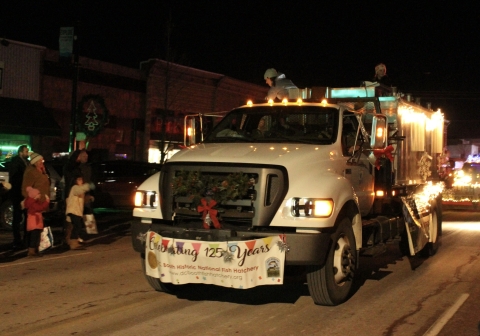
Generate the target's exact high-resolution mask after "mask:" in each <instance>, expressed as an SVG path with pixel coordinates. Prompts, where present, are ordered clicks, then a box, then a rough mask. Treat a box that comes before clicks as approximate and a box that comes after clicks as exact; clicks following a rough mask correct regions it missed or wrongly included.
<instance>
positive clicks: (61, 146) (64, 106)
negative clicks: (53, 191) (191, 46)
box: [0, 41, 268, 161]
mask: <svg viewBox="0 0 480 336" xmlns="http://www.w3.org/2000/svg"><path fill="white" fill-rule="evenodd" d="M77 70H78V80H77V86H76V93H77V94H76V104H75V105H76V110H77V111H76V114H75V118H76V120H77V127H76V133H75V135H76V136H77V140H80V141H76V146H77V148H82V147H83V146H87V149H88V150H91V151H92V152H94V153H96V155H97V156H98V159H113V158H119V157H122V158H127V159H136V160H142V161H146V160H147V158H148V151H149V149H151V148H154V149H155V148H158V146H159V143H160V139H161V135H162V134H161V130H162V127H161V123H162V121H163V120H167V125H166V126H168V127H165V129H166V134H165V139H166V140H167V141H180V140H181V139H183V131H182V128H183V116H184V115H185V114H190V113H194V112H215V111H226V110H230V109H232V108H234V107H236V106H239V105H242V104H244V103H245V102H246V101H247V100H248V99H255V100H258V99H263V98H264V97H265V94H266V92H267V90H268V87H267V86H264V85H256V84H251V83H247V82H243V81H240V80H236V79H234V78H230V77H227V76H224V75H221V74H216V73H211V72H207V71H203V70H200V69H194V68H190V67H187V66H182V65H178V64H174V63H169V62H165V61H163V60H158V59H151V60H147V61H145V62H142V63H141V64H140V66H139V68H138V69H133V68H127V67H123V66H119V65H116V64H111V63H106V62H102V61H99V60H93V59H88V58H84V57H80V58H79V66H78V67H77V68H75V67H74V66H72V65H71V64H66V63H64V62H61V61H60V59H59V56H58V51H56V50H49V49H47V48H44V47H41V46H35V45H29V44H25V43H21V42H16V41H9V45H8V46H4V45H2V46H0V117H1V118H2V120H4V121H6V122H2V123H1V124H0V146H2V147H1V148H2V151H3V152H4V153H6V152H8V151H9V150H11V149H12V148H14V147H15V146H18V144H20V143H24V142H27V143H29V144H30V145H31V146H32V149H33V150H35V151H38V152H40V153H42V154H43V155H44V156H45V157H46V158H47V159H48V158H49V157H50V156H51V154H52V153H55V152H66V151H68V149H69V143H70V129H71V126H70V122H71V116H72V113H71V111H72V97H73V94H72V92H73V83H74V82H73V78H74V72H75V71H77ZM259 76H260V75H259ZM164 113H165V114H166V119H163V117H162V114H164ZM25 123H28V124H29V127H28V128H27V127H23V125H24V124H25ZM19 125H21V127H19ZM83 135H85V136H86V137H85V138H84V136H83Z"/></svg>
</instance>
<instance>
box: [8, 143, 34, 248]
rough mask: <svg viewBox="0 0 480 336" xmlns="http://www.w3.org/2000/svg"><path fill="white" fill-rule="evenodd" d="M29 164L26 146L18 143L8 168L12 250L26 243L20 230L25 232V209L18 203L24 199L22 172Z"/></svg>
mask: <svg viewBox="0 0 480 336" xmlns="http://www.w3.org/2000/svg"><path fill="white" fill-rule="evenodd" d="M29 164H30V163H29V162H28V146H27V145H20V146H19V147H18V151H17V155H15V156H14V157H13V158H12V161H11V162H10V169H9V171H8V176H9V181H10V184H11V185H12V190H10V195H9V197H10V200H11V201H12V206H13V219H12V232H13V243H12V249H13V250H14V251H17V250H20V249H22V248H23V247H24V245H25V243H26V239H22V231H23V232H25V221H24V219H25V218H26V213H25V210H23V209H22V206H21V204H20V203H21V202H22V200H23V199H24V197H23V195H22V182H23V174H24V173H25V169H26V168H27V166H28V165H29ZM22 229H23V230H22Z"/></svg>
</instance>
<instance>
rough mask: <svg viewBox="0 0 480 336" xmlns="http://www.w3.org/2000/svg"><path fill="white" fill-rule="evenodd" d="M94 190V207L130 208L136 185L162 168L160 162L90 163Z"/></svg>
mask: <svg viewBox="0 0 480 336" xmlns="http://www.w3.org/2000/svg"><path fill="white" fill-rule="evenodd" d="M91 167H92V180H93V181H94V183H95V190H94V191H93V192H92V194H93V196H94V197H95V201H94V202H93V207H94V208H132V209H133V202H134V196H135V192H136V190H137V187H138V186H139V185H140V184H141V183H143V182H144V181H145V180H146V179H147V178H148V177H149V176H150V175H153V174H155V173H156V172H158V171H160V170H161V168H162V165H161V164H157V163H148V162H139V161H126V160H125V161H120V160H119V161H104V162H94V163H91Z"/></svg>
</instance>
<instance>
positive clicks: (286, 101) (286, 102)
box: [282, 98, 288, 106]
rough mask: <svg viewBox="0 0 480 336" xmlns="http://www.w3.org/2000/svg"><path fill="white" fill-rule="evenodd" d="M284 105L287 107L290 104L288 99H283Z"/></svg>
mask: <svg viewBox="0 0 480 336" xmlns="http://www.w3.org/2000/svg"><path fill="white" fill-rule="evenodd" d="M282 104H283V105H285V106H287V104H288V99H287V98H283V100H282Z"/></svg>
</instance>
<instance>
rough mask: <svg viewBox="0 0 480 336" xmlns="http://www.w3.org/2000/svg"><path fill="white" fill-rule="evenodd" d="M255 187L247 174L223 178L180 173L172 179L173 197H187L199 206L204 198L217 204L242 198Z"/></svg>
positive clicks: (194, 172) (240, 173)
mask: <svg viewBox="0 0 480 336" xmlns="http://www.w3.org/2000/svg"><path fill="white" fill-rule="evenodd" d="M254 185H255V179H254V178H251V177H250V176H249V175H247V174H243V173H242V172H239V173H232V174H230V175H228V176H227V177H225V176H212V175H205V174H202V173H200V172H198V171H181V172H180V173H179V174H177V176H176V177H175V178H174V179H173V183H172V187H173V194H174V196H187V197H189V198H191V199H192V201H193V203H195V204H199V203H200V201H201V199H202V198H204V197H207V198H210V199H213V200H215V201H216V202H217V204H224V203H225V202H227V201H230V200H236V199H239V198H242V197H244V196H246V195H247V194H248V189H250V188H251V187H253V186H254Z"/></svg>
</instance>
